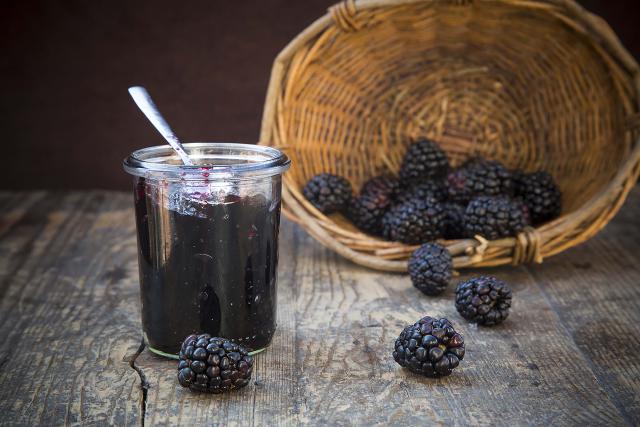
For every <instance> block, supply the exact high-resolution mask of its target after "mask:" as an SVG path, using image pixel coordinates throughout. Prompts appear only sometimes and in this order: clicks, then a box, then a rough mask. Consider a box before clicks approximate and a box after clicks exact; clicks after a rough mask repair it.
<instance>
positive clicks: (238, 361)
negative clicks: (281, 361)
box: [178, 334, 253, 393]
mask: <svg viewBox="0 0 640 427" xmlns="http://www.w3.org/2000/svg"><path fill="white" fill-rule="evenodd" d="M252 370H253V357H251V356H249V353H248V350H247V349H246V348H244V347H242V346H241V345H238V344H235V343H233V342H231V341H229V340H227V339H225V338H217V337H212V336H211V335H209V334H202V335H190V336H188V337H187V338H186V339H185V340H184V342H183V343H182V349H181V350H180V362H179V363H178V381H179V382H180V385H181V386H182V387H187V388H189V389H191V390H193V391H204V392H208V393H222V392H225V391H229V390H235V389H238V388H242V387H244V386H246V385H247V384H249V379H251V372H252Z"/></svg>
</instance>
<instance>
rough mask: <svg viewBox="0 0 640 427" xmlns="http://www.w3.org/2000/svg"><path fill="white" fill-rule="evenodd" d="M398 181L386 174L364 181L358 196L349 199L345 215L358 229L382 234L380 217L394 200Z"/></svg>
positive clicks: (377, 234)
mask: <svg viewBox="0 0 640 427" xmlns="http://www.w3.org/2000/svg"><path fill="white" fill-rule="evenodd" d="M397 188H398V181H397V180H396V179H394V178H392V177H388V176H377V177H374V178H371V179H370V180H369V181H367V182H365V183H364V185H363V186H362V188H361V189H360V196H358V197H354V198H352V199H351V202H350V203H349V206H348V208H347V217H348V218H349V219H350V220H351V221H352V222H353V223H354V224H355V226H356V227H358V228H359V229H360V230H362V231H365V232H367V233H371V234H374V235H376V236H381V235H382V217H383V216H384V214H385V213H386V212H387V210H388V209H389V207H390V206H391V203H392V202H393V200H394V196H395V192H396V190H397Z"/></svg>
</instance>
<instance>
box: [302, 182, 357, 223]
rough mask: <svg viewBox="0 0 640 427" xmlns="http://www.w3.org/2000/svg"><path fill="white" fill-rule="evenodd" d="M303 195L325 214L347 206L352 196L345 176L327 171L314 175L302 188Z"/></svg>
mask: <svg viewBox="0 0 640 427" xmlns="http://www.w3.org/2000/svg"><path fill="white" fill-rule="evenodd" d="M302 194H303V195H304V197H306V198H307V200H309V202H311V204H312V205H313V206H315V207H316V208H318V210H319V211H320V212H322V213H325V214H330V213H333V212H338V211H341V210H343V209H344V208H346V207H347V204H348V203H349V201H350V200H351V197H352V196H353V190H352V188H351V184H350V183H349V181H347V180H346V179H345V178H343V177H341V176H338V175H332V174H328V173H321V174H319V175H316V176H314V177H313V178H311V179H310V180H309V182H307V185H305V186H304V188H303V189H302Z"/></svg>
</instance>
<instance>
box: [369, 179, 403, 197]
mask: <svg viewBox="0 0 640 427" xmlns="http://www.w3.org/2000/svg"><path fill="white" fill-rule="evenodd" d="M397 191H398V180H397V179H396V178H394V177H392V176H388V175H380V176H374V177H373V178H371V179H370V180H368V181H367V182H365V183H364V184H362V188H361V189H360V195H363V194H384V195H385V196H387V197H389V199H393V198H394V197H395V195H396V193H397Z"/></svg>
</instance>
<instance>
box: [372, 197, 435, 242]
mask: <svg viewBox="0 0 640 427" xmlns="http://www.w3.org/2000/svg"><path fill="white" fill-rule="evenodd" d="M443 222H444V209H443V207H442V204H441V203H440V202H439V201H437V200H436V199H432V198H427V199H410V200H408V201H406V202H404V203H400V204H398V205H395V206H393V207H392V208H391V209H389V211H388V212H387V213H386V214H385V215H384V217H383V218H382V227H383V234H384V236H385V237H386V238H387V239H389V240H392V241H396V242H402V243H409V244H415V243H425V242H428V241H431V240H435V239H437V238H439V237H441V236H442V227H443Z"/></svg>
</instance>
